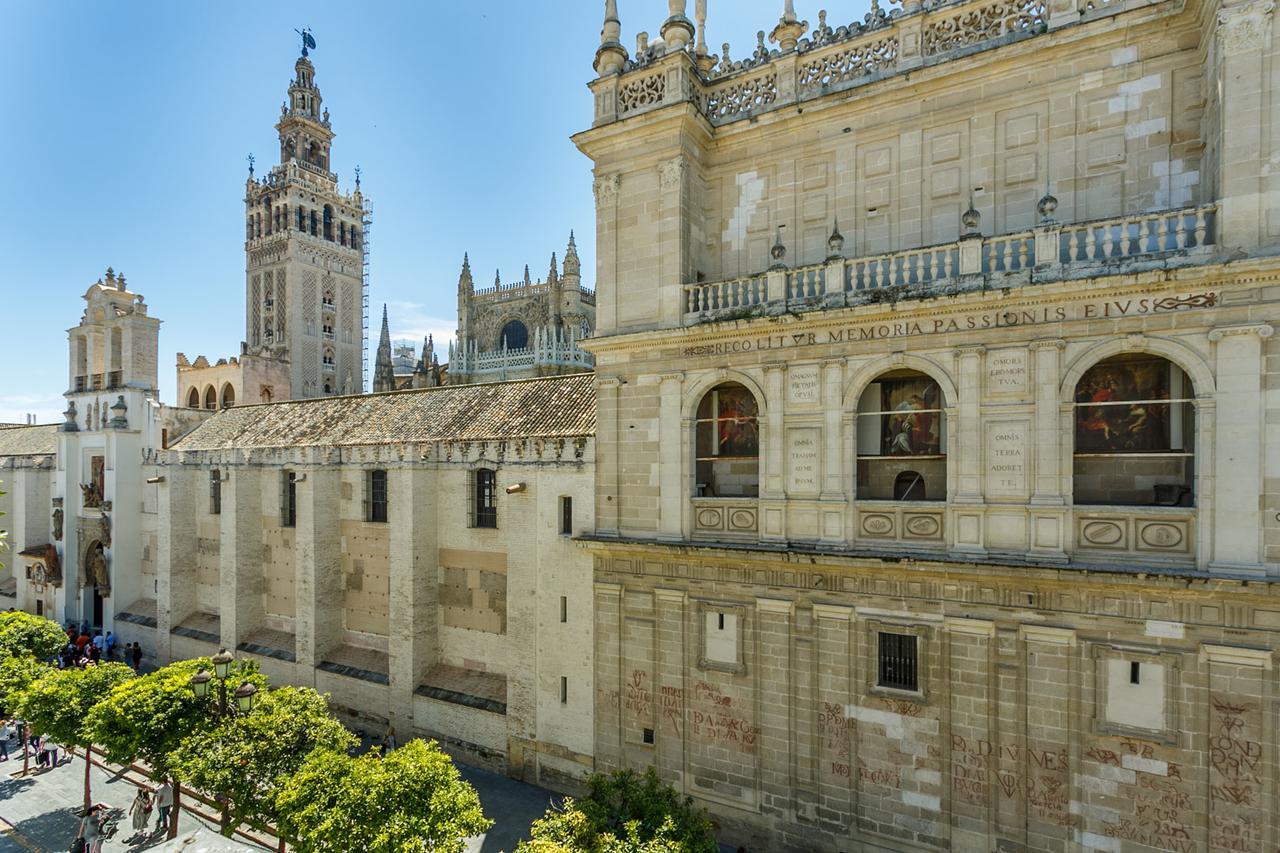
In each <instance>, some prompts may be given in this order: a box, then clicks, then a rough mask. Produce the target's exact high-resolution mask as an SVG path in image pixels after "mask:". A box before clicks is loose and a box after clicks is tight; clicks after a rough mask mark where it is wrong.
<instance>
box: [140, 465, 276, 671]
mask: <svg viewBox="0 0 1280 853" xmlns="http://www.w3.org/2000/svg"><path fill="white" fill-rule="evenodd" d="M222 476H223V480H222V515H221V520H222V529H221V534H222V535H221V542H220V543H219V549H218V582H219V590H218V593H219V594H218V598H219V604H220V606H219V608H218V609H219V614H220V618H221V630H222V643H223V645H224V646H226V647H227V648H228V649H234V648H235V647H236V645H237V644H238V643H240V642H242V641H243V640H244V639H245V638H246V637H248V635H249V634H251V633H252V632H253V631H254V630H255V629H257V628H259V627H261V626H262V620H263V616H264V612H263V600H262V593H263V577H262V555H263V541H262V488H263V479H264V478H268V479H269V480H270V485H271V486H273V487H277V490H278V483H277V481H276V478H277V477H278V476H279V472H278V471H275V470H267V471H265V472H264V470H263V469H260V468H252V467H250V466H248V465H241V466H237V467H234V468H225V469H223V475H222ZM159 565H160V566H161V567H163V566H164V565H165V563H164V552H163V550H162V551H161V555H160V562H159ZM170 565H172V564H170ZM163 575H164V572H163V571H161V577H163ZM192 584H193V586H194V578H193V580H192ZM161 609H162V610H163V605H162V606H161Z"/></svg>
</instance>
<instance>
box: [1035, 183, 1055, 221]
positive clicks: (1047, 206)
mask: <svg viewBox="0 0 1280 853" xmlns="http://www.w3.org/2000/svg"><path fill="white" fill-rule="evenodd" d="M1057 209H1058V200H1057V199H1056V198H1055V197H1054V195H1053V193H1051V192H1049V188H1048V187H1045V190H1044V196H1043V197H1042V198H1041V199H1040V201H1038V202H1036V212H1037V213H1039V214H1040V222H1041V223H1042V224H1044V225H1048V224H1050V223H1052V222H1053V221H1054V220H1053V214H1054V212H1055V211H1056V210H1057Z"/></svg>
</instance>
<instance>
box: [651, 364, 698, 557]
mask: <svg viewBox="0 0 1280 853" xmlns="http://www.w3.org/2000/svg"><path fill="white" fill-rule="evenodd" d="M683 379H684V374H683V373H664V374H662V376H660V377H659V381H660V382H661V383H662V384H661V386H659V387H660V391H659V393H660V395H661V398H660V403H659V407H660V408H659V410H658V443H659V444H660V445H661V447H662V448H663V452H662V453H660V454H659V458H658V536H659V538H662V539H671V540H678V539H682V538H683V536H684V531H683V530H682V527H683V517H684V508H685V506H686V505H687V504H688V503H689V494H688V492H689V490H688V489H687V488H686V487H685V485H684V471H686V470H691V469H686V468H684V467H682V466H683V465H684V462H685V460H684V455H685V454H684V452H683V450H682V448H683V447H684V446H685V445H687V444H688V443H689V441H690V434H688V433H685V432H684V431H683V428H682V420H681V417H680V390H681V384H682V380H683Z"/></svg>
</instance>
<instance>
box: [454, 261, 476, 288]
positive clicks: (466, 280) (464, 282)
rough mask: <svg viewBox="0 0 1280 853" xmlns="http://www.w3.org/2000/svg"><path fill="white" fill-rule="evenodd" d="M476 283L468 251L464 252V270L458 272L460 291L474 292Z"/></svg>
mask: <svg viewBox="0 0 1280 853" xmlns="http://www.w3.org/2000/svg"><path fill="white" fill-rule="evenodd" d="M475 289H476V283H475V282H474V281H472V279H471V259H470V258H469V257H467V253H466V252H463V253H462V272H461V273H459V274H458V292H459V293H474V292H475Z"/></svg>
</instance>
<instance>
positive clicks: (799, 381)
mask: <svg viewBox="0 0 1280 853" xmlns="http://www.w3.org/2000/svg"><path fill="white" fill-rule="evenodd" d="M819 388H820V386H819V385H818V366H817V365H816V364H802V365H798V366H796V367H792V368H790V369H789V370H787V401H788V402H789V403H791V404H792V405H798V406H805V405H812V404H815V403H817V402H819V399H820V396H821V395H820V391H819Z"/></svg>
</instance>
